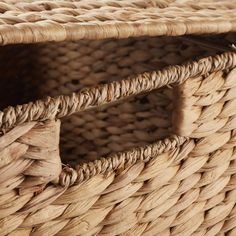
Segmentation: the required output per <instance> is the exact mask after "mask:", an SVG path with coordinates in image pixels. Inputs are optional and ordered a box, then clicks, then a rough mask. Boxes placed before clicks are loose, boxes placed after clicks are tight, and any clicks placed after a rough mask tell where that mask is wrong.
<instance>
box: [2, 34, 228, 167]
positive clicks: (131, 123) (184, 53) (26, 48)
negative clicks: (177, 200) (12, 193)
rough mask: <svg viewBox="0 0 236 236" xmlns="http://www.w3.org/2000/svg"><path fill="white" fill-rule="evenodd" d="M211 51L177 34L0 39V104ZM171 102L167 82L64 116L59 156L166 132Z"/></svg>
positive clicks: (67, 159)
mask: <svg viewBox="0 0 236 236" xmlns="http://www.w3.org/2000/svg"><path fill="white" fill-rule="evenodd" d="M207 37H208V38H209V36H207ZM220 37H222V38H223V37H225V35H222V36H220ZM227 38H229V40H230V39H231V38H232V36H231V35H227ZM213 54H216V51H215V50H212V49H209V50H206V48H204V47H199V46H198V45H196V44H194V43H192V42H189V41H184V40H183V39H182V38H176V37H152V38H150V37H149V38H131V39H119V40H100V41H88V40H81V41H78V42H61V43H43V44H30V45H14V46H11V45H10V46H2V47H1V48H0V73H1V79H0V101H1V102H0V108H1V109H3V108H5V107H7V106H9V105H13V106H15V105H17V104H23V103H26V102H29V101H35V100H36V99H39V98H44V97H46V96H57V95H62V94H70V93H72V92H77V91H79V90H81V89H82V88H87V87H93V86H96V85H98V84H105V83H109V82H111V81H115V80H120V79H126V78H127V77H128V76H133V75H136V74H138V73H142V72H145V71H152V70H158V69H161V68H163V67H165V66H167V65H175V64H181V63H183V62H185V61H188V60H193V59H196V58H198V57H204V56H208V55H213ZM171 101H172V92H171V89H170V88H163V89H160V90H158V91H152V92H151V93H149V94H143V95H139V96H137V97H135V98H130V99H127V100H125V101H121V102H118V103H114V104H110V105H107V106H106V107H99V108H96V109H94V110H91V111H85V112H81V113H78V114H76V115H73V116H71V117H68V118H64V119H63V120H62V131H61V154H62V159H63V161H64V163H70V164H73V163H78V162H84V161H89V160H93V159H96V158H98V157H101V156H107V155H109V154H110V153H112V152H117V151H123V150H126V149H129V148H131V147H135V146H140V145H145V144H148V143H151V142H153V141H155V140H157V139H161V138H164V137H167V136H168V135H169V134H170V131H171V122H170V120H171V119H170V118H171V109H172V105H171V103H172V102H171Z"/></svg>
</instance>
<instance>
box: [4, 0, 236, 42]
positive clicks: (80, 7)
mask: <svg viewBox="0 0 236 236" xmlns="http://www.w3.org/2000/svg"><path fill="white" fill-rule="evenodd" d="M235 8H236V1H235V0H232V1H223V0H220V1H212V0H208V1H197V2H195V1H191V0H183V1H181V0H180V1H178V0H176V1H175V0H148V1H145V0H138V1H135V0H129V1H119V0H102V1H86V0H81V1H79V0H66V1H38V0H36V1H29V0H24V1H16V0H5V1H1V3H0V13H1V15H0V36H1V37H0V44H13V43H33V42H42V41H64V40H78V39H104V38H113V37H115V38H128V37H130V36H145V35H148V36H157V35H174V36H175V35H185V34H203V33H224V32H234V31H236V11H235Z"/></svg>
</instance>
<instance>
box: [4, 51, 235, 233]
mask: <svg viewBox="0 0 236 236" xmlns="http://www.w3.org/2000/svg"><path fill="white" fill-rule="evenodd" d="M235 66H236V58H235V53H224V54H222V55H219V56H215V57H209V58H206V59H202V60H199V61H198V62H193V63H188V64H186V65H183V66H171V67H169V68H167V69H164V70H161V71H158V72H152V73H144V74H141V75H139V76H137V77H133V78H131V79H129V80H123V81H115V82H113V83H111V85H102V86H100V87H96V88H91V89H88V90H85V91H82V92H80V93H78V94H73V95H72V96H59V97H58V98H55V99H52V100H50V99H49V100H48V101H49V102H48V103H47V106H45V107H47V108H48V110H45V112H44V113H43V110H42V113H40V111H41V110H40V109H39V108H40V107H37V105H39V104H41V103H45V101H36V102H35V103H30V104H28V105H27V104H26V105H23V106H18V107H15V108H13V107H10V108H8V109H6V110H5V111H3V114H4V115H3V116H2V117H6V114H7V115H8V116H9V117H10V114H12V117H13V119H12V120H11V119H9V122H13V123H11V125H10V126H8V129H9V130H7V132H6V133H5V134H4V135H3V136H1V137H0V152H1V155H0V157H3V158H0V176H1V178H0V225H1V227H0V235H10V236H14V235H34V236H35V235H36V236H41V235H62V236H63V235H67V234H69V235H72V236H73V235H74V236H76V235H96V234H97V235H109V236H111V235H170V236H172V235H173V236H176V235H182V234H183V235H186V236H191V235H194V236H198V235H207V234H209V235H217V234H218V235H225V234H227V235H231V236H233V235H234V234H235V229H236V220H235V209H236V208H235V206H236V200H235V199H236V198H235V193H236V191H235V189H236V187H235V186H236V184H235V176H236V168H235V157H236V155H235V146H236V143H235V137H236V133H235V128H234V126H232V127H231V125H230V124H228V125H226V126H224V127H223V128H222V129H217V131H215V130H214V131H213V132H212V133H210V134H207V135H206V137H205V136H204V135H203V137H198V138H195V139H193V138H191V139H189V138H185V137H180V136H172V137H169V138H168V139H164V140H162V141H157V142H154V143H152V144H149V145H146V146H142V147H136V148H132V149H129V150H127V151H122V152H118V153H115V154H113V155H111V156H108V157H106V158H100V159H99V160H96V161H94V162H88V163H83V164H80V165H77V166H76V167H75V168H74V169H73V168H71V167H69V166H65V167H64V168H63V169H62V170H61V161H60V157H59V150H58V149H59V129H60V121H59V120H57V121H55V118H58V117H60V118H61V117H62V116H67V115H69V114H71V113H73V112H77V111H79V110H80V109H88V108H90V106H97V105H100V104H103V103H105V102H106V103H109V102H111V101H114V100H116V99H117V100H119V99H120V98H121V96H124V97H125V96H127V97H128V96H130V95H133V94H138V93H140V92H142V89H143V91H150V90H153V89H155V88H158V87H159V86H163V85H164V84H165V83H167V84H168V83H170V84H171V83H175V86H176V88H174V90H175V91H177V93H179V94H180V98H179V100H178V99H177V106H175V107H174V112H173V113H174V114H177V113H176V112H177V111H183V114H184V118H185V117H187V114H189V111H188V113H184V112H185V110H184V109H185V105H188V103H187V101H188V100H189V98H188V99H186V100H183V99H184V98H185V97H186V96H188V95H189V94H191V92H193V93H195V96H193V98H195V100H194V101H195V102H196V103H195V105H197V106H200V105H202V106H203V105H204V106H205V107H206V109H207V110H208V111H207V113H203V114H206V115H208V117H214V115H213V114H221V115H222V114H224V115H227V116H228V117H230V118H229V120H230V119H231V116H233V115H234V113H232V112H231V111H234V109H231V108H232V107H231V105H230V104H231V102H230V101H231V100H233V99H234V96H233V95H234V92H233V89H234V85H235V81H234V77H235V76H234V74H235ZM153 75H155V76H153ZM161 78H163V81H161ZM166 78H168V79H166ZM189 81H190V82H189ZM212 81H213V82H214V83H213V84H212ZM129 83H130V84H132V83H134V84H135V86H136V89H138V90H135V86H131V85H130V86H129V90H126V89H125V88H124V89H122V88H121V89H119V90H118V91H119V92H118V95H112V93H113V92H114V91H116V90H115V89H114V85H117V84H118V85H119V86H120V85H121V86H126V85H127V84H129ZM189 83H193V84H196V86H192V87H191V88H192V89H193V91H192V90H190V92H189V90H188V88H189V86H188V84H189ZM108 88H110V89H112V93H109V92H108V90H107V89H108ZM119 88H120V87H119ZM219 88H221V90H222V91H223V92H222V91H219V92H218V93H217V94H219V97H220V98H219V99H214V96H210V97H209V93H210V94H213V95H214V94H215V93H214V91H218V90H219ZM132 89H133V90H132ZM104 90H105V91H106V92H104ZM225 90H226V91H225ZM88 91H89V92H88ZM96 91H97V92H96ZM129 91H130V93H128V92H129ZM97 93H98V96H99V97H100V96H101V95H103V94H104V97H103V96H102V98H103V99H104V100H102V102H101V100H99V99H98V97H96V96H95V95H96V94H97ZM81 94H83V96H85V95H84V94H86V95H88V94H89V96H91V94H92V96H91V97H90V99H91V100H89V99H83V100H82V101H86V103H84V104H83V103H80V99H79V98H80V97H79V96H82V95H81ZM204 94H205V97H204ZM222 94H223V95H222ZM197 95H198V96H197ZM199 96H200V97H199ZM64 97H66V98H69V99H71V100H68V101H67V100H63V102H61V101H60V99H61V98H64ZM217 98H218V97H217ZM73 99H74V100H73ZM92 99H94V100H92ZM52 101H53V102H52ZM55 101H57V102H58V101H60V102H58V103H57V102H55ZM65 101H67V102H65ZM69 101H71V102H73V103H69ZM75 101H76V102H77V103H74V102H75ZM190 101H191V99H190ZM213 101H215V102H216V104H217V103H218V102H219V101H221V102H223V103H224V102H226V104H224V106H226V108H227V109H225V110H224V113H222V112H221V113H220V112H218V113H217V112H209V109H210V111H212V110H213V108H214V107H215V106H217V107H218V105H215V103H214V102H213ZM228 101H229V104H227V103H228ZM190 104H192V103H191V102H190ZM27 106H28V107H27ZM63 106H65V112H62V109H63ZM219 107H220V106H219ZM26 108H30V109H29V110H28V111H29V112H28V113H26V111H27V109H26ZM220 108H221V107H220ZM216 110H217V111H220V110H222V109H216ZM22 111H23V112H22ZM201 111H203V112H204V109H201ZM5 112H6V113H5ZM14 112H16V113H17V112H18V114H19V115H18V118H17V122H19V123H18V124H17V125H16V123H14V122H16V119H14V115H13V114H14ZM20 112H22V113H20ZM41 114H46V116H45V117H43V118H42V120H41V121H39V119H40V117H41ZM49 115H50V116H49ZM26 117H28V118H26ZM202 117H204V115H201V116H199V117H198V118H199V122H203V121H202ZM219 118H220V116H219ZM224 118H225V117H223V118H222V119H224ZM34 119H36V120H34ZM206 119H207V118H206ZM174 122H175V120H174V121H173V124H174ZM195 123H198V120H197V119H196V120H195ZM183 124H184V123H180V128H179V130H181V128H183V130H185V129H184V126H183ZM232 124H233V123H232ZM8 125H9V123H8ZM174 127H176V126H175V125H174ZM226 127H228V128H227V129H226ZM5 128H6V127H5ZM2 129H4V125H3V126H2ZM177 130H178V129H177ZM193 133H199V131H198V132H197V131H194V132H193ZM12 169H14V171H12ZM95 215H96V217H94V216H95Z"/></svg>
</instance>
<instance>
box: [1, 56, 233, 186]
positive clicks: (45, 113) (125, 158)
mask: <svg viewBox="0 0 236 236" xmlns="http://www.w3.org/2000/svg"><path fill="white" fill-rule="evenodd" d="M234 67H236V53H235V52H225V53H223V54H220V55H216V56H210V57H206V58H203V59H200V60H197V61H191V62H188V63H186V64H183V65H180V66H179V65H175V66H169V67H167V68H164V69H162V70H159V71H152V72H146V73H143V74H140V75H137V76H135V77H133V78H128V79H126V80H121V81H114V82H112V83H110V84H105V85H101V86H98V87H94V88H90V89H86V90H82V91H80V92H79V93H77V94H76V93H73V94H72V95H70V96H59V97H56V98H50V97H48V98H47V99H46V100H37V101H36V102H30V103H28V104H24V105H18V106H16V107H8V108H6V109H4V110H3V111H0V130H1V132H2V134H3V136H0V142H1V141H3V139H4V133H6V132H7V131H9V130H11V129H12V128H14V127H16V126H18V125H22V124H24V123H27V122H32V121H34V122H35V121H37V122H42V121H47V120H55V119H60V118H62V117H65V116H69V115H71V114H73V113H76V112H79V111H84V110H87V109H90V108H93V107H97V106H101V105H103V104H107V103H110V102H114V101H117V100H120V99H123V98H127V97H130V96H133V95H138V94H140V93H142V92H148V91H151V90H154V89H157V88H160V87H162V86H166V85H172V84H181V83H182V82H184V81H186V80H187V79H189V78H191V79H193V78H196V77H199V76H202V75H207V74H208V73H213V72H216V71H219V70H226V69H232V68H234ZM186 140H188V138H187V137H180V136H176V135H175V136H170V137H169V138H167V139H164V140H160V141H157V142H155V143H152V144H149V145H146V146H145V147H138V148H133V149H129V150H127V151H123V152H119V153H115V154H114V155H112V156H110V157H106V158H100V159H97V160H95V161H93V162H89V163H84V164H82V165H77V166H76V170H74V169H72V168H69V167H65V168H64V170H63V171H62V173H61V177H60V180H59V182H60V184H61V185H64V186H65V185H71V184H73V183H74V182H75V181H76V182H83V181H84V180H87V179H89V178H91V177H92V176H94V175H97V174H101V173H103V174H104V173H109V172H114V171H115V170H117V169H118V168H120V167H121V166H126V165H130V164H134V163H136V162H137V161H145V160H146V161H147V160H150V159H151V158H153V156H154V155H156V154H160V153H163V152H167V151H170V150H172V149H174V148H176V147H179V146H180V145H182V144H183V143H184V142H185V141H186Z"/></svg>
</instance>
